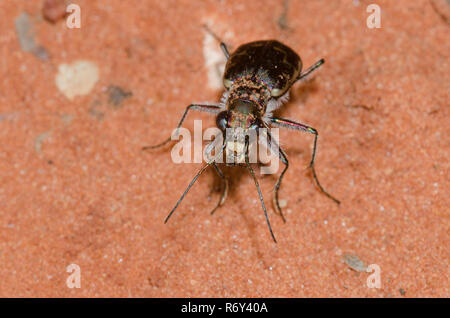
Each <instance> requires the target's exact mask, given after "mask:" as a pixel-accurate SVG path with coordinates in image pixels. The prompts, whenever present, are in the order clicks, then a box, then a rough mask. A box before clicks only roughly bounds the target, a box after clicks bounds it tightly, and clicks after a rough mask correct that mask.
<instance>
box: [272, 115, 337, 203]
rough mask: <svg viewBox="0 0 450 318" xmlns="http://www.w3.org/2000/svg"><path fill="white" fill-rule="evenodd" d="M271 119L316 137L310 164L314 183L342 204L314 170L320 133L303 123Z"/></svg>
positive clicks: (273, 121)
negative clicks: (321, 182)
mask: <svg viewBox="0 0 450 318" xmlns="http://www.w3.org/2000/svg"><path fill="white" fill-rule="evenodd" d="M269 119H270V121H271V122H272V123H273V124H275V125H278V126H281V127H286V128H292V129H296V130H300V131H306V132H308V133H310V134H313V135H314V147H313V151H312V156H311V162H310V164H309V167H310V168H311V170H312V174H313V178H314V181H315V182H316V184H317V186H318V187H319V189H320V191H322V193H323V194H325V195H326V196H327V197H329V198H330V199H331V200H333V201H334V202H336V203H337V204H340V203H341V202H340V201H339V200H338V199H336V198H335V197H333V196H332V195H331V194H329V193H328V192H327V191H326V190H325V189H324V188H323V187H322V185H321V184H320V182H319V179H318V178H317V174H316V170H315V169H314V159H315V157H316V150H317V138H318V136H319V133H318V132H317V130H316V129H315V128H312V127H310V126H307V125H304V124H301V123H297V122H295V121H292V120H289V119H283V118H275V117H272V118H269Z"/></svg>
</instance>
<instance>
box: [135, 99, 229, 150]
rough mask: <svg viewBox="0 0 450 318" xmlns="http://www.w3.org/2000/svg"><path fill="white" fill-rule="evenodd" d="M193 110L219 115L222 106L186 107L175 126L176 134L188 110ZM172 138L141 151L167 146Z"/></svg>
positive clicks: (192, 105) (196, 105)
mask: <svg viewBox="0 0 450 318" xmlns="http://www.w3.org/2000/svg"><path fill="white" fill-rule="evenodd" d="M191 109H194V110H198V111H202V112H209V113H215V114H217V113H219V112H220V111H221V110H222V106H220V105H201V104H191V105H189V106H188V107H186V110H185V111H184V114H183V116H182V117H181V120H180V122H179V123H178V126H177V128H176V129H177V132H176V133H178V129H179V128H180V127H181V125H182V124H183V122H184V120H185V119H186V116H187V113H188V112H189V110H191ZM171 140H172V138H171V137H169V138H167V139H166V140H164V141H163V142H161V143H159V144H157V145H154V146H145V147H142V150H148V149H155V148H159V147H161V146H164V145H165V144H167V143H168V142H169V141H171Z"/></svg>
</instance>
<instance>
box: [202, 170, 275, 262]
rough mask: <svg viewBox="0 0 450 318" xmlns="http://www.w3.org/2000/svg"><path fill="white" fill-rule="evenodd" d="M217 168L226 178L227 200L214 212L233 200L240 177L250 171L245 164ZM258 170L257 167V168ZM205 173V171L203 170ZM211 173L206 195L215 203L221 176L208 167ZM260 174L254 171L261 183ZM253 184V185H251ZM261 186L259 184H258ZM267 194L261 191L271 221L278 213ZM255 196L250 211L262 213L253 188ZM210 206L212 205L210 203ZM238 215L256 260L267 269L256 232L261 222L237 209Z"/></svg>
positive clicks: (219, 193) (219, 192) (220, 189)
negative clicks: (210, 184) (210, 181)
mask: <svg viewBox="0 0 450 318" xmlns="http://www.w3.org/2000/svg"><path fill="white" fill-rule="evenodd" d="M260 165H261V164H260V163H258V164H254V165H252V167H253V169H254V170H256V169H255V168H256V167H259V166H260ZM219 168H220V169H221V170H222V172H223V174H224V175H225V177H226V178H227V179H228V183H229V184H228V186H229V188H228V196H227V200H226V201H225V203H224V204H223V205H222V206H221V207H219V208H218V209H217V210H216V212H215V213H214V214H217V213H220V210H221V208H223V206H225V205H226V204H227V201H229V200H233V198H234V197H235V193H236V191H239V186H240V183H241V179H242V177H243V176H244V175H245V173H248V174H249V175H250V172H249V171H248V169H247V167H245V166H239V167H236V166H225V165H219ZM258 170H259V169H258ZM205 173H206V172H205ZM210 174H211V175H212V179H213V183H212V186H211V190H210V193H209V195H208V199H209V200H210V201H211V202H212V203H213V204H216V203H217V201H216V200H219V198H220V195H221V193H222V192H221V191H222V179H221V177H220V176H219V175H218V174H217V173H216V172H215V171H214V168H211V169H208V175H210ZM262 176H265V175H264V174H258V173H256V178H257V179H258V182H259V183H261V182H260V181H261V179H262ZM253 186H254V185H253ZM260 186H261V184H260ZM273 186H275V183H274V184H273ZM269 195H272V192H270V194H269V193H263V197H264V203H265V205H266V209H267V213H268V215H269V219H270V220H271V221H272V220H273V219H274V218H276V217H279V215H277V214H276V212H275V209H274V208H273V207H272V204H271V202H272V197H269ZM255 198H257V199H258V200H257V201H258V202H257V205H255V207H254V208H253V209H252V210H251V211H256V212H258V213H263V210H262V207H261V203H260V201H259V198H258V197H257V191H256V188H255ZM211 206H213V205H212V204H211ZM239 213H240V216H241V217H242V219H243V222H244V223H245V225H246V227H247V231H248V237H249V238H250V240H251V245H252V247H253V249H254V250H255V253H256V257H257V258H258V260H259V261H260V262H261V264H262V266H263V267H264V268H265V269H268V268H269V267H270V265H269V263H270V262H269V261H267V260H266V258H267V255H266V253H265V251H266V248H264V247H262V246H261V243H260V238H258V234H257V231H256V228H257V227H259V226H260V225H261V224H259V223H258V224H256V223H255V221H253V220H252V219H251V218H250V217H249V215H248V213H247V212H245V211H242V210H240V211H239ZM263 226H265V223H264V224H263ZM267 239H268V240H270V242H271V243H273V242H272V238H271V237H270V235H268V237H267ZM274 244H275V243H274Z"/></svg>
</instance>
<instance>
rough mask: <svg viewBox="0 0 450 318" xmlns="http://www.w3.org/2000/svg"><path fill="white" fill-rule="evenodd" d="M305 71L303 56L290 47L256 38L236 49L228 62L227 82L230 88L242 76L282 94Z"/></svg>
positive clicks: (226, 69) (225, 74)
mask: <svg viewBox="0 0 450 318" xmlns="http://www.w3.org/2000/svg"><path fill="white" fill-rule="evenodd" d="M301 70H302V61H301V59H300V57H299V56H298V55H297V53H295V52H294V51H293V50H292V49H291V48H289V47H288V46H286V45H284V44H282V43H280V42H278V41H276V40H267V41H256V42H250V43H247V44H243V45H241V46H239V47H238V48H237V49H236V51H234V52H233V53H232V54H231V55H230V57H229V59H228V61H227V64H226V67H225V72H224V77H223V82H224V86H225V87H226V88H227V89H228V88H230V87H231V86H232V85H233V83H234V82H235V81H237V80H239V79H241V78H244V77H246V78H249V77H251V79H252V81H255V82H259V83H261V84H262V85H264V86H266V87H267V88H268V90H269V91H270V94H271V96H273V97H279V96H282V95H283V94H284V93H286V91H287V90H288V89H289V88H290V87H291V85H292V84H293V83H294V82H295V81H296V80H297V77H298V76H299V75H300V72H301Z"/></svg>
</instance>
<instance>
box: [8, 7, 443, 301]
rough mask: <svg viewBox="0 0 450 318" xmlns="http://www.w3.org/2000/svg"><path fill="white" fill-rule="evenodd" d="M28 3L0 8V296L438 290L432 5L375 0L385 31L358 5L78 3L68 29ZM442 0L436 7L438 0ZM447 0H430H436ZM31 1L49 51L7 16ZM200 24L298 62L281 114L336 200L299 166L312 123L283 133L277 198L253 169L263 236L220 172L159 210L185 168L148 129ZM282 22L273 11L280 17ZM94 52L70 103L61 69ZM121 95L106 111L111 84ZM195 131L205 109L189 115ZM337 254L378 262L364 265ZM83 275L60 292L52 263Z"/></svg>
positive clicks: (174, 93) (195, 90)
mask: <svg viewBox="0 0 450 318" xmlns="http://www.w3.org/2000/svg"><path fill="white" fill-rule="evenodd" d="M42 2H43V1H28V0H27V1H24V0H22V1H2V3H1V4H0V30H1V32H0V55H1V62H0V75H1V77H0V144H1V151H0V227H1V230H0V264H1V268H0V281H1V285H0V296H2V297H5V296H7V297H11V296H19V297H22V296H28V297H30V296H31V297H36V296H39V297H43V296H47V297H56V296H58V297H72V296H74V297H95V296H102V297H103V296H108V297H128V296H131V297H185V296H188V297H228V296H231V297H337V296H342V297H437V296H440V297H448V296H449V282H448V274H449V270H448V268H449V250H448V246H449V196H448V193H449V189H450V185H449V156H450V154H449V148H450V147H449V138H448V136H449V124H448V119H449V107H448V106H449V100H450V98H449V83H450V81H449V74H450V68H449V53H450V39H449V35H450V33H449V25H448V22H446V21H445V19H444V18H443V15H442V14H443V13H441V14H438V11H436V10H437V8H442V2H440V5H439V6H436V5H435V6H432V5H431V2H430V1H425V0H421V1H419V0H417V1H406V0H404V1H400V0H398V1H381V0H379V1H377V3H378V4H379V5H380V7H381V10H382V11H381V12H382V18H381V23H382V28H381V29H368V28H367V27H366V18H367V16H368V13H366V7H367V5H368V4H369V3H371V1H362V0H361V1H350V0H348V1H337V0H333V1H294V0H292V1H290V3H289V6H288V10H287V11H286V15H285V20H284V22H285V23H286V24H287V28H286V27H284V28H281V27H280V26H279V24H278V20H279V18H280V17H281V16H282V14H283V11H284V9H283V1H281V0H280V1H240V0H239V1H237V0H236V1H205V2H200V1H188V0H184V1H138V0H136V1H119V0H108V1H106V0H104V1H87V0H84V1H76V3H78V4H79V5H80V7H81V10H82V11H81V13H82V26H81V29H68V28H67V27H66V24H65V21H64V20H60V21H58V22H56V23H55V24H52V23H49V22H47V21H46V20H45V19H43V18H42V15H41V14H42ZM435 2H439V1H435ZM444 6H445V3H444ZM22 12H27V13H28V14H29V16H30V18H31V20H32V22H33V24H34V28H35V30H36V37H35V40H36V42H37V44H39V45H41V46H42V47H44V48H45V49H46V50H47V51H48V53H49V54H50V58H49V59H48V60H47V61H45V60H44V61H43V60H40V59H38V58H37V57H36V56H35V55H33V54H31V53H29V52H23V51H22V50H21V47H20V45H19V41H18V38H17V34H16V31H15V26H14V21H15V19H16V18H17V17H18V16H19V15H20V14H21V13H22ZM203 23H209V25H210V27H211V28H212V29H213V30H214V31H215V32H216V33H218V34H219V35H221V36H223V37H224V39H225V40H226V41H227V42H228V43H230V45H232V46H233V47H234V48H236V47H237V46H238V45H239V44H242V43H245V42H249V41H252V40H257V39H268V38H276V39H279V40H280V41H282V42H284V43H286V44H288V45H289V46H291V47H292V48H293V49H294V50H296V51H297V52H298V53H299V54H300V55H301V56H302V59H303V62H304V64H305V66H309V65H311V64H312V63H314V62H315V61H316V60H318V59H319V58H322V57H323V58H325V59H326V63H325V65H324V66H323V67H322V68H321V69H320V71H318V72H317V73H316V74H315V79H314V80H313V81H312V82H311V83H309V84H306V85H296V86H294V88H293V90H292V95H291V96H292V98H291V101H290V102H289V103H288V104H287V105H286V106H285V107H284V108H283V109H282V110H281V111H280V112H279V114H280V116H283V117H287V118H291V119H296V120H298V121H301V122H304V123H308V124H310V125H312V126H313V127H315V128H317V129H318V131H319V133H320V138H319V150H318V155H317V171H318V174H319V178H320V179H321V182H322V184H323V185H324V186H325V187H326V188H327V189H328V190H329V191H330V192H331V193H333V194H334V195H336V196H337V197H338V198H340V199H341V200H342V204H341V205H340V206H337V205H336V204H334V203H333V202H332V201H331V200H329V199H327V198H326V197H325V196H324V195H321V194H320V192H319V191H318V190H317V188H316V187H315V186H314V184H313V181H312V176H311V173H310V172H309V171H307V170H306V167H307V165H308V162H309V158H310V155H311V146H312V141H313V139H312V136H310V135H307V134H299V133H296V132H294V131H283V132H282V133H281V136H280V139H281V142H282V144H283V145H284V148H285V150H286V152H287V155H288V157H289V159H290V164H291V166H290V169H289V170H288V172H287V174H286V176H285V179H284V183H283V185H282V187H281V190H280V198H281V199H284V200H287V207H286V208H285V209H284V211H285V215H286V218H287V223H286V224H284V223H283V222H282V220H281V219H280V217H278V216H277V215H276V214H275V213H274V211H273V209H272V207H271V204H270V202H271V195H272V193H271V189H272V187H273V185H274V184H275V181H276V177H275V176H267V177H263V178H261V179H260V183H261V185H262V190H263V194H264V197H265V201H266V204H267V205H268V206H269V207H270V209H269V216H270V219H271V222H272V226H273V228H274V231H275V235H276V236H277V239H278V244H274V243H273V241H272V240H271V238H270V235H269V232H268V229H267V226H266V223H265V219H264V215H263V212H262V210H261V206H260V203H259V201H258V199H257V192H256V189H255V188H254V185H253V181H252V180H251V178H250V176H249V174H248V173H247V172H246V171H245V170H240V169H239V168H235V169H226V173H227V174H228V175H229V176H230V177H231V179H232V180H231V191H230V193H229V196H228V200H227V202H226V203H225V205H224V206H223V207H222V208H220V209H219V210H218V211H217V212H216V214H215V215H214V216H210V215H209V214H208V211H209V210H210V209H211V208H212V207H213V206H214V204H215V203H216V200H217V199H218V196H219V193H218V192H212V193H211V190H210V189H211V188H212V186H213V185H214V184H217V183H218V180H217V178H216V177H215V176H214V173H213V171H209V172H208V173H205V174H204V175H203V176H202V177H201V178H200V180H199V182H198V183H197V184H196V185H195V187H194V188H193V189H192V191H191V192H190V193H189V195H188V196H187V197H186V198H185V200H184V201H183V203H182V205H181V206H180V207H179V209H178V210H177V212H176V214H175V215H174V216H173V218H172V219H171V220H170V222H169V223H168V224H167V225H164V224H163V220H164V218H165V217H166V215H167V213H168V212H169V211H170V209H171V208H172V207H173V205H174V203H175V202H176V200H177V199H178V198H179V196H180V195H181V193H182V192H183V191H184V189H185V187H186V186H187V184H188V183H189V182H190V180H191V178H192V177H193V176H194V175H195V173H196V171H197V170H198V168H199V167H200V165H199V164H180V165H176V164H174V163H172V161H171V157H170V148H169V147H167V148H165V149H161V150H158V151H153V152H141V150H140V148H141V147H142V146H144V145H148V144H152V143H153V144H154V143H157V142H159V141H162V140H164V138H166V137H167V136H168V135H169V134H170V133H171V131H172V129H173V128H174V126H175V125H176V123H177V122H178V120H179V118H180V116H181V115H182V112H183V111H184V109H185V107H186V105H188V104H189V103H191V102H193V101H207V100H209V101H217V99H218V97H219V96H220V92H218V91H212V90H210V89H208V88H207V87H206V86H205V82H206V80H207V75H206V74H207V70H206V69H205V66H204V59H203V53H202V48H203V38H204V34H205V33H204V31H203V29H202V27H201V25H202V24H203ZM282 25H283V26H284V24H282ZM79 59H82V60H88V61H91V62H94V63H96V64H97V66H98V68H99V71H100V79H99V82H98V83H97V84H96V85H95V87H94V89H93V90H92V91H91V92H90V93H89V94H88V95H85V96H80V97H75V98H74V99H73V100H72V101H71V100H68V99H67V98H66V97H64V95H62V94H61V92H60V91H59V90H58V89H57V87H56V85H55V80H54V79H55V76H56V74H57V72H58V65H59V64H61V63H69V64H70V63H72V62H74V61H76V60H79ZM110 86H117V87H121V88H122V89H123V90H124V91H126V92H131V93H132V96H128V97H126V98H124V99H123V101H122V103H121V104H120V105H119V106H113V105H112V104H111V103H110V102H109V101H108V91H109V89H108V87H110ZM194 119H203V120H204V122H203V128H204V129H205V128H206V127H209V126H213V125H214V118H213V117H212V116H209V115H208V114H201V113H196V114H192V115H190V116H189V117H188V119H187V122H186V125H185V127H187V128H190V129H192V127H193V125H192V122H193V120H194ZM345 254H352V255H356V256H358V257H359V259H360V260H362V261H363V262H364V263H365V264H366V265H369V264H377V265H379V267H380V269H381V284H382V285H381V288H380V289H376V288H368V287H367V285H366V280H367V278H368V277H369V275H370V274H369V273H365V272H357V271H354V270H352V269H350V267H349V266H348V265H347V264H345V263H344V262H343V256H344V255H345ZM72 263H74V264H77V265H79V266H80V269H81V288H80V289H76V288H74V289H70V288H68V287H67V286H66V279H67V277H68V276H69V273H67V272H66V267H67V266H68V265H69V264H72Z"/></svg>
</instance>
